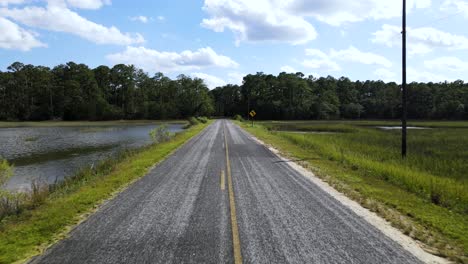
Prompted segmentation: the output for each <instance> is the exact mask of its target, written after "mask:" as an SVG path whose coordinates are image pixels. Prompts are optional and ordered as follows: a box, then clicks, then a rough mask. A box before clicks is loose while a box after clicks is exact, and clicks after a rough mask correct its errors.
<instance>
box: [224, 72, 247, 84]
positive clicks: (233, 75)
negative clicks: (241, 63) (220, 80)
mask: <svg viewBox="0 0 468 264" xmlns="http://www.w3.org/2000/svg"><path fill="white" fill-rule="evenodd" d="M246 75H247V74H245V73H242V72H230V73H228V77H229V78H228V81H229V83H230V84H237V85H241V84H242V82H243V81H244V76H246Z"/></svg>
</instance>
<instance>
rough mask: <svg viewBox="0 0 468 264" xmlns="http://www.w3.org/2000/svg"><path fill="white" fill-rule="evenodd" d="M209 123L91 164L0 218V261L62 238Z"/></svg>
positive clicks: (14, 258)
mask: <svg viewBox="0 0 468 264" xmlns="http://www.w3.org/2000/svg"><path fill="white" fill-rule="evenodd" d="M209 124H210V122H208V123H206V124H198V125H195V126H192V127H190V128H188V129H187V130H186V131H184V132H181V133H179V134H177V135H175V136H174V137H173V138H172V139H171V140H170V141H168V142H164V143H160V144H155V145H152V146H149V147H145V148H142V149H140V150H137V151H134V152H132V153H127V154H125V155H123V156H122V157H120V158H118V159H116V160H108V161H105V162H103V163H102V164H101V165H99V166H97V168H95V169H85V170H83V171H82V172H80V173H78V174H77V175H76V176H75V177H72V178H71V179H70V180H67V181H65V182H64V183H63V184H60V185H59V187H57V188H56V189H55V190H54V191H53V192H52V193H50V194H48V195H47V197H45V199H44V201H41V202H40V204H39V205H38V206H34V207H32V209H29V210H23V211H22V212H20V213H19V214H18V215H13V216H9V217H7V218H5V219H3V220H2V221H1V222H0V263H12V262H18V261H20V262H21V261H24V260H26V259H28V258H29V257H31V256H33V255H36V254H38V253H40V252H41V251H42V250H44V249H45V248H46V247H47V246H48V245H50V244H52V243H54V242H55V241H57V240H59V239H61V238H63V237H64V236H65V235H66V234H67V232H68V231H69V230H70V229H71V228H72V227H73V226H75V225H76V224H77V223H79V222H80V221H82V220H84V219H85V218H86V217H87V216H88V215H89V214H91V213H92V212H93V211H95V210H96V209H97V207H98V206H99V205H100V204H101V203H102V202H103V201H105V200H106V199H109V198H112V197H113V196H114V195H115V194H117V193H118V192H120V191H122V190H123V189H124V188H125V187H126V186H128V185H129V184H131V183H132V182H134V181H135V180H138V179H139V178H141V177H142V176H144V175H145V174H146V173H147V172H148V171H149V170H150V169H151V167H152V166H153V165H154V164H156V163H158V162H160V161H162V160H163V159H164V158H165V157H167V156H168V155H170V154H171V153H172V152H173V151H174V150H175V149H177V148H178V147H180V146H181V145H183V144H184V143H185V142H187V141H188V140H189V139H190V138H192V137H193V136H195V135H197V134H199V133H200V132H201V131H202V130H203V129H204V128H205V127H206V126H207V125H209Z"/></svg>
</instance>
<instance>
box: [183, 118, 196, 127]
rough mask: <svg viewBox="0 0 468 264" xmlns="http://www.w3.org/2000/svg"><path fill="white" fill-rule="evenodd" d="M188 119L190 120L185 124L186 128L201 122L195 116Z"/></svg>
mask: <svg viewBox="0 0 468 264" xmlns="http://www.w3.org/2000/svg"><path fill="white" fill-rule="evenodd" d="M187 121H188V124H187V125H186V126H185V128H186V129H187V128H189V127H191V126H196V125H198V124H200V121H198V119H196V118H195V117H189V118H188V119H187Z"/></svg>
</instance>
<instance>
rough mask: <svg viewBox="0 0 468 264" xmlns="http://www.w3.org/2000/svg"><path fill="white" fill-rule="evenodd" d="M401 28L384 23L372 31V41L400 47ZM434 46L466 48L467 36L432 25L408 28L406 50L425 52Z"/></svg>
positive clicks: (467, 46) (456, 48)
mask: <svg viewBox="0 0 468 264" xmlns="http://www.w3.org/2000/svg"><path fill="white" fill-rule="evenodd" d="M400 32H401V28H400V27H399V26H393V25H388V24H385V25H383V26H382V29H381V30H379V31H377V32H375V33H373V35H374V37H373V39H372V42H374V43H378V44H383V45H386V46H388V47H394V46H396V47H401V36H400V34H401V33H400ZM434 48H448V49H454V50H465V49H468V38H467V37H465V36H462V35H455V34H451V33H448V32H444V31H441V30H438V29H435V28H432V27H421V28H408V52H409V54H411V55H414V54H427V53H430V52H431V51H433V50H434Z"/></svg>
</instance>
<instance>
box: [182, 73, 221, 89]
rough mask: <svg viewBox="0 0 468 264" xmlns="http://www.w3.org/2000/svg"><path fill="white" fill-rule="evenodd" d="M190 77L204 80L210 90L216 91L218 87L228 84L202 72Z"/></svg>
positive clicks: (192, 74)
mask: <svg viewBox="0 0 468 264" xmlns="http://www.w3.org/2000/svg"><path fill="white" fill-rule="evenodd" d="M190 75H191V76H193V77H196V78H199V79H202V80H203V81H204V82H205V84H206V86H208V88H210V89H214V88H216V87H220V86H224V85H226V82H225V81H224V80H223V79H221V78H218V77H216V76H213V75H210V74H206V73H202V72H194V73H191V74H190Z"/></svg>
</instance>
